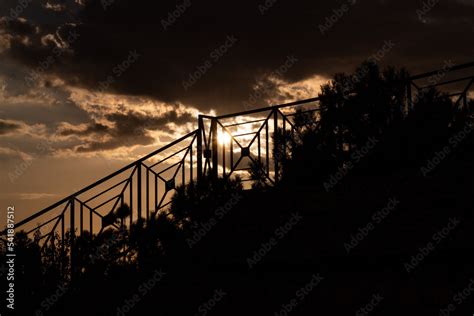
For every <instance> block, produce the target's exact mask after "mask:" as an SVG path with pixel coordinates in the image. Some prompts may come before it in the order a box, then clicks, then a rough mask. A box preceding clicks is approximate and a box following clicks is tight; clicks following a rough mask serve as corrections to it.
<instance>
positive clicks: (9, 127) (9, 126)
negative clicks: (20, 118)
mask: <svg viewBox="0 0 474 316" xmlns="http://www.w3.org/2000/svg"><path fill="white" fill-rule="evenodd" d="M20 127H21V125H20V124H18V123H16V122H13V121H8V120H2V119H0V136H1V135H6V134H9V133H12V132H14V131H16V130H18V129H20Z"/></svg>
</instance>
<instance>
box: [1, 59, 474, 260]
mask: <svg viewBox="0 0 474 316" xmlns="http://www.w3.org/2000/svg"><path fill="white" fill-rule="evenodd" d="M472 70H474V63H470V64H464V65H460V66H455V67H452V68H450V69H444V70H442V72H441V71H434V72H429V73H425V74H421V75H417V76H413V77H411V78H410V80H409V82H408V83H407V109H408V110H409V109H410V108H411V107H413V104H414V102H415V101H414V97H415V95H416V94H415V93H414V92H415V91H418V93H422V91H424V90H425V89H428V88H430V87H445V86H448V85H450V84H454V85H456V87H457V88H459V91H457V92H456V93H453V94H452V97H453V98H456V99H455V100H454V101H455V104H456V106H457V107H460V108H466V107H467V104H468V100H469V95H470V93H472V87H473V83H474V73H473V72H472ZM456 71H461V72H462V71H467V73H468V75H464V76H459V75H458V77H456V78H454V79H450V78H449V77H448V76H447V75H446V74H448V73H449V74H451V73H454V72H456ZM440 74H443V75H442V76H441V75H440ZM433 76H436V77H433ZM432 78H437V80H435V81H433V80H431V79H432ZM423 80H425V81H428V84H425V85H421V84H420V83H419V82H420V81H423ZM464 84H465V85H464ZM414 90H415V91H414ZM319 102H320V99H319V98H312V99H307V100H302V101H297V102H291V103H287V104H283V105H277V106H271V107H265V108H259V109H253V110H248V111H244V112H240V113H235V114H228V115H221V116H215V117H214V116H207V115H200V116H199V118H198V128H197V129H196V130H195V131H192V132H190V133H189V134H187V135H185V136H183V137H181V138H180V139H178V140H176V141H174V142H172V143H170V144H168V145H166V146H164V147H162V148H160V149H158V150H156V151H154V152H152V153H150V154H148V155H147V156H145V157H143V158H141V159H139V160H137V161H135V162H133V163H131V164H129V165H128V166H125V167H123V168H122V169H120V170H118V171H116V172H114V173H112V174H110V175H109V176H106V177H104V178H103V179H101V180H99V181H97V182H95V183H93V184H91V185H89V186H87V187H85V188H84V189H82V190H80V191H78V192H76V193H74V194H72V195H70V196H68V197H66V198H64V199H62V200H60V201H58V202H57V203H55V204H53V205H51V206H49V207H47V208H45V209H43V210H41V211H39V212H37V213H35V214H33V215H32V216H30V217H28V218H26V219H24V220H22V221H20V222H19V223H17V225H16V231H17V232H19V231H25V232H26V234H27V236H28V237H30V238H31V239H35V240H37V241H38V243H39V244H40V245H41V247H42V249H43V250H44V249H45V247H47V246H48V245H51V244H53V243H55V242H58V241H59V242H60V247H61V250H62V251H63V252H64V256H65V257H67V258H68V262H69V263H70V264H71V266H72V265H73V262H74V260H73V258H74V253H71V251H72V250H71V249H74V247H72V245H74V241H75V239H76V237H77V236H83V235H84V233H85V232H89V234H90V235H91V236H94V234H97V233H100V232H101V231H103V230H104V229H106V228H116V229H124V228H125V229H127V228H129V227H130V226H131V224H132V223H133V222H134V221H136V220H137V219H148V218H150V216H153V215H154V214H156V213H157V212H160V211H161V210H164V209H165V208H166V207H167V206H168V205H169V204H170V201H171V200H170V198H171V196H172V194H173V192H174V191H175V189H176V188H177V187H178V186H179V185H183V184H186V183H190V182H193V181H194V180H198V179H200V178H201V177H203V175H204V174H210V175H212V176H214V177H218V176H220V177H232V176H235V175H239V176H241V178H242V179H243V181H244V182H246V183H247V182H249V181H252V179H250V178H249V177H248V174H249V173H248V171H249V170H250V167H251V165H252V163H255V162H258V164H257V165H258V166H260V168H262V171H263V174H264V175H265V176H266V178H267V180H268V182H269V183H272V184H274V183H277V182H278V180H279V178H280V170H281V166H280V165H279V163H280V161H281V159H278V157H277V159H275V155H277V154H278V153H279V152H278V151H277V150H276V149H279V147H280V146H286V143H285V142H284V143H283V144H278V139H277V138H274V137H273V135H275V134H276V133H277V132H278V133H279V134H281V135H283V137H286V136H289V137H295V136H296V133H297V132H298V128H297V127H296V126H295V120H294V119H295V116H296V115H297V113H311V114H312V115H313V118H314V119H315V120H316V122H317V121H318V120H319V118H320V115H321V112H320V111H321V109H320V103H319ZM285 151H286V148H283V152H285ZM280 158H281V157H280ZM124 209H127V210H128V212H129V213H128V214H126V216H120V215H117V214H120V212H123V211H124ZM122 215H123V214H122ZM37 223H38V224H37ZM67 235H69V236H67ZM5 236H6V230H5V231H3V232H1V233H0V240H2V241H5V240H4V237H5ZM58 237H59V238H58Z"/></svg>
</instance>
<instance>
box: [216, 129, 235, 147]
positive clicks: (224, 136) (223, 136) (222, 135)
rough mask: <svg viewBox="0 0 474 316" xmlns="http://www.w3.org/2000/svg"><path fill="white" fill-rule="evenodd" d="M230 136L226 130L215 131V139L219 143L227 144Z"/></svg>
mask: <svg viewBox="0 0 474 316" xmlns="http://www.w3.org/2000/svg"><path fill="white" fill-rule="evenodd" d="M231 139H232V137H231V136H230V135H229V133H227V132H219V133H217V141H218V142H219V144H221V145H228V144H229V143H230V141H231Z"/></svg>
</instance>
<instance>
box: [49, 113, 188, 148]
mask: <svg viewBox="0 0 474 316" xmlns="http://www.w3.org/2000/svg"><path fill="white" fill-rule="evenodd" d="M104 119H105V120H106V122H107V123H106V124H107V125H106V124H103V123H98V122H95V121H94V122H91V123H89V124H86V125H82V126H80V127H78V128H77V127H65V126H62V127H61V128H60V129H59V130H58V134H59V135H60V136H76V137H79V138H82V139H87V141H86V142H85V143H86V144H84V145H79V146H77V147H76V151H77V152H79V153H87V152H93V151H105V150H112V149H116V148H120V147H125V146H127V147H133V146H137V145H150V144H153V143H156V141H157V140H156V139H155V138H153V137H152V136H150V134H149V131H153V130H160V131H164V132H166V133H169V134H175V133H174V131H173V130H172V129H171V128H170V126H169V125H170V124H172V125H183V124H186V123H188V122H190V121H191V120H193V119H195V118H194V117H193V116H192V115H191V114H189V113H183V114H179V113H177V112H176V111H168V112H167V113H165V114H164V115H162V116H155V115H153V113H140V112H137V111H132V110H129V111H126V112H123V113H119V112H115V113H109V114H105V115H104ZM89 136H94V137H92V138H89ZM97 136H101V138H102V139H101V140H97Z"/></svg>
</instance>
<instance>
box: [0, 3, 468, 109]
mask: <svg viewBox="0 0 474 316" xmlns="http://www.w3.org/2000/svg"><path fill="white" fill-rule="evenodd" d="M178 4H179V2H178ZM263 4H264V1H254V0H243V1H239V2H236V3H233V4H232V5H229V4H227V3H222V2H218V1H208V2H206V3H203V2H194V1H192V2H191V6H190V7H189V8H187V9H186V10H185V11H184V12H183V13H182V14H180V15H179V17H178V18H175V19H174V22H173V23H172V24H171V25H169V26H168V27H167V28H166V30H164V28H163V21H168V20H169V14H170V13H171V12H173V11H174V10H176V3H175V2H174V1H145V0H134V1H132V0H120V1H114V2H112V3H111V4H110V5H109V6H108V7H107V9H106V10H104V7H103V6H102V4H101V1H99V0H89V1H83V2H79V1H66V2H64V5H65V8H64V11H65V12H68V13H69V14H64V15H59V16H61V17H57V16H58V14H56V15H55V12H54V10H51V8H49V9H47V8H45V7H41V6H39V7H38V8H37V9H36V7H35V11H33V10H30V11H28V12H25V13H24V14H23V17H24V19H25V21H23V22H20V23H16V24H14V25H11V26H9V27H8V28H5V29H4V30H3V32H4V34H8V35H9V36H11V37H10V39H9V41H10V44H9V46H10V48H8V49H6V50H5V51H4V53H3V54H4V55H5V57H9V58H12V59H14V60H16V61H19V62H20V63H22V64H24V65H28V66H29V67H37V65H38V64H39V63H40V62H41V61H42V60H44V59H45V58H46V57H47V56H48V55H51V54H52V51H53V50H54V48H57V47H58V46H60V45H61V43H65V42H66V43H67V38H68V34H70V32H72V31H74V32H77V34H78V35H79V37H78V39H77V40H76V41H74V42H73V43H70V45H69V46H70V51H69V50H68V52H67V53H64V54H63V55H61V56H59V57H56V56H55V60H56V62H55V63H54V65H52V66H51V67H48V69H47V71H45V73H46V74H48V75H54V76H57V77H59V78H61V79H62V80H64V81H65V83H66V84H67V85H70V86H74V87H80V88H83V89H86V90H89V91H98V89H99V85H100V83H101V82H104V81H105V80H106V79H107V78H108V77H109V76H111V75H112V76H114V73H116V72H114V69H116V67H117V65H121V64H122V63H123V62H124V61H125V60H126V58H127V55H128V54H129V52H130V51H133V50H136V51H137V52H138V53H139V54H140V58H138V59H137V60H136V62H134V63H133V64H131V65H130V66H129V67H127V70H126V71H124V72H120V76H115V77H113V78H114V81H113V83H112V84H110V85H108V88H107V91H106V92H108V93H111V94H117V95H134V96H143V97H148V98H151V99H155V100H159V101H162V102H165V103H175V102H180V103H183V104H187V105H188V106H193V107H197V108H199V109H200V110H202V111H208V110H210V109H215V110H217V111H218V112H219V113H224V112H234V111H239V110H243V108H242V102H243V101H245V100H246V99H248V97H249V95H251V94H252V93H254V88H255V82H256V80H257V81H258V80H260V79H265V76H266V75H268V74H269V73H271V72H272V71H274V70H275V69H278V67H279V66H280V65H281V64H282V63H283V62H284V60H285V57H286V56H288V55H290V54H291V55H294V56H296V57H297V58H298V60H299V61H298V63H297V64H295V66H294V67H292V68H291V69H290V70H289V71H288V72H287V73H285V75H284V80H285V81H286V82H288V83H290V84H293V83H296V82H300V81H303V80H306V79H308V78H311V77H313V76H315V75H319V76H323V77H330V76H331V75H333V74H334V73H335V72H340V71H348V70H351V69H353V68H354V67H355V66H356V65H357V64H359V63H360V62H361V61H362V60H364V59H366V58H367V57H368V56H370V55H371V54H373V53H374V52H375V51H376V50H377V49H379V47H380V46H381V45H382V44H383V42H384V41H385V40H394V41H395V42H396V43H397V46H396V48H395V49H394V50H393V51H392V52H391V53H390V54H389V56H387V57H386V58H385V59H384V63H387V64H388V63H390V64H395V65H400V66H402V65H405V66H407V67H408V68H409V69H411V70H412V71H413V72H417V71H420V70H428V69H431V68H436V67H437V66H438V65H440V64H442V61H443V60H445V59H446V58H450V59H452V60H455V61H456V62H458V63H462V62H465V61H468V60H469V59H471V58H472V53H473V47H472V45H470V44H469V43H467V42H466V40H465V39H466V38H470V37H472V35H474V34H473V33H474V29H473V27H472V23H471V22H469V21H470V19H472V16H474V8H473V6H472V3H471V1H466V0H463V1H462V0H459V1H457V2H440V3H439V4H438V5H437V6H435V7H434V8H432V10H430V11H429V12H427V13H426V17H427V18H428V20H430V21H434V22H433V23H427V24H425V23H423V22H422V21H420V20H419V19H418V18H417V13H416V11H417V10H418V9H420V8H421V3H418V2H413V1H408V0H400V1H378V0H377V1H376V0H373V1H361V2H359V1H358V2H357V4H356V5H354V6H353V7H351V9H350V10H349V12H347V13H346V14H345V15H344V16H343V17H341V18H340V19H339V20H338V21H337V22H336V23H335V24H334V25H333V26H332V27H331V29H330V30H329V31H328V32H327V34H321V32H320V31H319V28H318V25H321V24H324V23H325V21H326V19H327V18H329V17H331V15H333V12H334V10H335V9H337V8H339V7H340V6H341V5H342V2H337V3H336V2H330V1H325V2H321V1H312V2H308V1H296V2H294V1H283V0H279V1H276V2H275V4H274V5H273V6H272V7H271V8H268V10H266V11H265V14H264V15H262V14H261V11H260V10H259V5H263ZM0 12H1V11H0ZM4 12H5V13H8V10H4ZM124 21H127V23H123V22H124ZM130 26H133V28H132V29H131V28H130ZM36 30H39V31H38V33H35V32H36ZM45 36H49V37H45ZM51 36H52V37H51ZM228 36H235V38H236V39H237V41H236V43H235V44H234V45H232V47H230V48H228V49H227V50H225V52H224V51H223V50H222V47H223V45H224V44H225V41H226V38H227V37H228ZM46 38H50V39H51V40H45V39H46ZM42 39H43V41H42ZM53 39H54V40H53ZM45 43H46V44H47V45H45ZM453 47H456V49H453ZM219 52H223V53H222V54H220V53H219ZM216 54H218V56H219V58H215V57H216V56H217V55H216ZM206 62H210V67H207V69H206V71H205V72H204V74H202V72H201V75H202V76H201V75H200V77H201V78H200V79H199V80H197V81H196V84H194V85H193V86H192V87H191V88H189V89H187V90H186V89H184V87H183V82H184V81H186V80H187V79H188V78H189V76H190V75H192V74H194V73H196V71H198V70H199V67H200V66H201V67H202V66H203V65H207V64H206ZM274 93H275V96H276V95H277V94H278V89H276V90H275V91H274ZM258 102H261V103H262V105H264V104H265V103H266V99H261V100H258Z"/></svg>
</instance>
